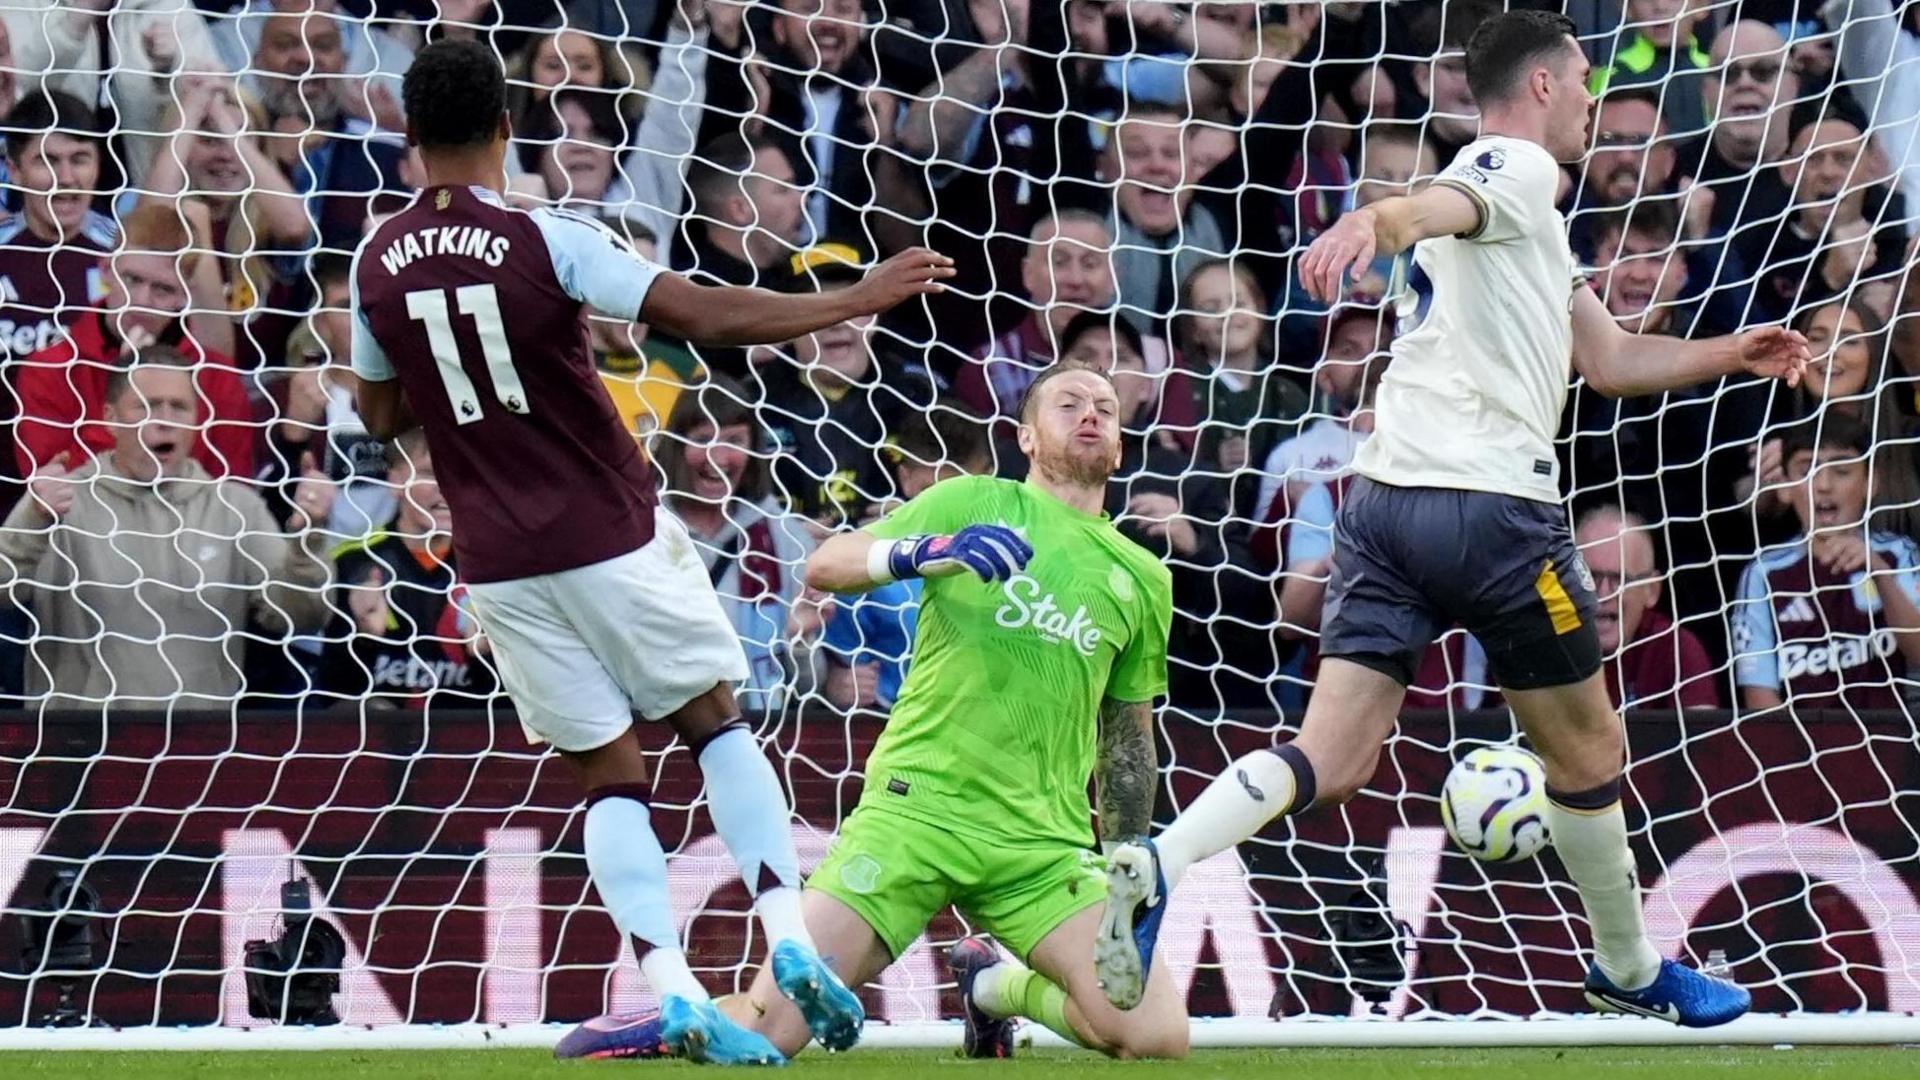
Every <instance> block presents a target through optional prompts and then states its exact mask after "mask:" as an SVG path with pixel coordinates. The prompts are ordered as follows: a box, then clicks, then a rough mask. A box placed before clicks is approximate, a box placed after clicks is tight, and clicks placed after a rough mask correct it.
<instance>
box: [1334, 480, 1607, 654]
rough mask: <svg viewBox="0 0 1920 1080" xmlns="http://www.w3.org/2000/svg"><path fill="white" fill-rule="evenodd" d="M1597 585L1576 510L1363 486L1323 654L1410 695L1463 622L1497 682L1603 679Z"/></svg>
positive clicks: (1339, 535)
mask: <svg viewBox="0 0 1920 1080" xmlns="http://www.w3.org/2000/svg"><path fill="white" fill-rule="evenodd" d="M1594 608H1595V599H1594V594H1593V576H1592V574H1591V573H1590V572H1588V570H1587V566H1586V563H1585V562H1583V561H1582V560H1581V558H1580V556H1579V553H1578V552H1577V551H1576V550H1575V549H1574V546H1573V534H1572V533H1571V532H1570V531H1569V530H1568V528H1567V516H1566V512H1565V511H1564V510H1562V509H1561V508H1560V507H1558V506H1555V505H1552V504H1549V503H1543V502H1537V501H1535V500H1533V499H1522V498H1517V497H1515V496H1512V495H1496V494H1492V493H1490V492H1482V491H1454V490H1450V489H1446V488H1402V487H1392V486H1389V485H1387V484H1379V483H1374V482H1373V481H1370V480H1367V479H1365V478H1360V479H1357V480H1355V481H1354V484H1353V488H1352V490H1351V491H1349V492H1348V494H1347V497H1346V499H1345V500H1344V501H1343V502H1342V504H1341V506H1340V514H1339V517H1338V519H1337V520H1336V521H1335V522H1334V530H1333V572H1332V577H1331V580H1330V581H1329V582H1328V584H1327V600H1326V607H1325V610H1324V612H1323V614H1322V618H1321V639H1320V654H1321V655H1322V656H1338V657H1341V658H1342V659H1345V660H1350V661H1353V662H1354V663H1358V664H1364V665H1365V666H1367V667H1370V668H1373V669H1374V670H1376V671H1379V672H1382V673H1384V674H1386V675H1390V676H1392V677H1393V678H1395V679H1397V680H1399V682H1400V684H1401V685H1403V686H1405V685H1407V684H1409V683H1411V682H1412V681H1413V677H1414V673H1415V672H1416V671H1418V670H1419V668H1420V659H1421V655H1422V654H1423V653H1424V652H1425V651H1426V649H1427V646H1428V645H1431V644H1432V643H1433V641H1434V639H1435V638H1437V637H1439V636H1440V635H1441V634H1442V633H1444V632H1445V631H1446V630H1448V629H1449V628H1451V627H1452V626H1453V625H1454V624H1456V623H1458V624H1460V625H1463V626H1465V627H1466V628H1467V632H1468V633H1471V634H1472V635H1473V636H1474V637H1475V638H1478V639H1479V641H1480V645H1481V647H1482V648H1484V649H1485V650H1486V653H1487V662H1488V665H1489V666H1490V667H1491V668H1492V670H1493V677H1494V680H1495V682H1497V683H1498V684H1499V686H1500V687H1501V688H1502V689H1507V690H1539V689H1544V688H1546V687H1552V686H1566V685H1569V684H1572V683H1577V682H1581V681H1584V680H1585V679H1587V678H1588V677H1589V676H1591V675H1592V674H1593V673H1594V672H1596V671H1599V670H1600V640H1599V638H1598V637H1597V636H1596V635H1595V634H1594V630H1593V615H1594Z"/></svg>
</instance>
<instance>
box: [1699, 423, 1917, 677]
mask: <svg viewBox="0 0 1920 1080" xmlns="http://www.w3.org/2000/svg"><path fill="white" fill-rule="evenodd" d="M1872 454H1873V442H1872V436H1871V434H1870V433H1869V432H1868V431H1867V429H1866V428H1865V426H1863V425H1862V424H1861V423H1860V422H1859V421H1858V420H1854V419H1852V418H1850V417H1847V416H1842V415H1840V414H1839V413H1837V412H1834V411H1833V410H1828V411H1827V412H1826V413H1825V414H1824V415H1823V416H1821V417H1820V418H1818V419H1815V420H1809V421H1807V422H1806V423H1804V424H1802V425H1800V426H1799V427H1797V428H1795V429H1793V430H1792V431H1791V432H1789V433H1788V436H1787V438H1786V440H1785V443H1784V446H1783V447H1782V457H1783V459H1784V460H1785V463H1786V472H1787V486H1786V487H1785V488H1784V489H1783V490H1781V492H1780V494H1781V496H1782V497H1783V498H1784V499H1785V500H1786V502H1787V504H1788V505H1789V506H1791V507H1792V508H1793V512H1794V514H1795V515H1797V516H1798V517H1799V518H1800V525H1801V530H1802V531H1801V535H1800V537H1799V538H1798V539H1796V540H1794V541H1793V542H1792V543H1789V544H1783V545H1781V546H1780V547H1776V548H1769V549H1767V550H1765V551H1762V552H1761V553H1760V555H1759V557H1758V558H1756V559H1754V560H1753V562H1752V563H1750V564H1749V565H1748V566H1747V569H1746V572H1745V573H1743V574H1742V575H1741V576H1740V596H1739V599H1738V600H1737V601H1736V603H1735V606H1734V609H1733V674H1734V682H1735V683H1736V684H1737V685H1738V686H1739V687H1740V700H1741V704H1743V705H1745V706H1746V707H1747V708H1749V709H1771V708H1774V707H1776V706H1778V705H1781V704H1783V703H1784V704H1790V705H1792V706H1794V707H1795V708H1801V709H1823V708H1824V709H1841V708H1845V709H1897V708H1899V707H1900V701H1901V697H1902V696H1903V695H1902V690H1903V686H1902V684H1903V683H1904V684H1905V687H1906V688H1910V687H1911V686H1912V683H1911V682H1908V681H1907V680H1908V679H1909V673H1911V672H1914V671H1920V544H1916V543H1914V541H1913V539H1912V538H1911V537H1906V536H1900V535H1898V534H1896V533H1888V532H1879V531H1876V530H1873V529H1871V528H1869V523H1868V517H1867V507H1868V506H1869V505H1870V504H1871V502H1872V498H1871V494H1872V484H1873V477H1872V476H1871V475H1870V474H1869V471H1868V463H1869V462H1870V461H1871V460H1872Z"/></svg>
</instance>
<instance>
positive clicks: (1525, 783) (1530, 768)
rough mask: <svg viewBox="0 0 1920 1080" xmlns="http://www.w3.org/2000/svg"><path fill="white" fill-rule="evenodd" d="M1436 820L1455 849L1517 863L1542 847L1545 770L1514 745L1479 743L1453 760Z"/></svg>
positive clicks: (1545, 792)
mask: <svg viewBox="0 0 1920 1080" xmlns="http://www.w3.org/2000/svg"><path fill="white" fill-rule="evenodd" d="M1440 820H1441V821H1442V822H1443V823H1445V825H1446V827H1447V835H1449V836H1451V837H1453V842H1454V843H1455V844H1458V845H1459V846H1460V850H1462V851H1464V852H1466V853H1467V854H1469V855H1471V856H1473V857H1474V858H1476V859H1480V860H1482V861H1484V862H1519V861H1520V860H1522V859H1529V858H1532V857H1533V856H1534V855H1536V854H1538V853H1539V851H1540V849H1541V848H1543V847H1545V846H1547V773H1546V770H1545V769H1544V768H1542V767H1541V765H1540V759H1539V758H1537V757H1535V756H1533V755H1532V754H1530V753H1528V752H1527V751H1525V750H1522V749H1520V748H1519V747H1515V746H1483V747H1481V748H1480V749H1478V750H1475V751H1473V752H1472V753H1470V754H1468V755H1467V756H1466V757H1463V758H1461V759H1460V761H1459V762H1458V763H1457V764H1455V765H1454V767H1453V771H1452V772H1450V773H1448V774H1447V782H1446V785H1445V786H1444V787H1443V788H1442V789H1441V792H1440Z"/></svg>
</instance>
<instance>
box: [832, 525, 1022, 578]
mask: <svg viewBox="0 0 1920 1080" xmlns="http://www.w3.org/2000/svg"><path fill="white" fill-rule="evenodd" d="M1032 558H1033V547H1032V545H1030V544H1028V543H1027V542H1026V540H1024V539H1022V538H1021V536H1020V534H1019V533H1017V532H1014V531H1013V530H1012V529H1010V528H1008V527H1006V526H1005V525H969V526H967V527H966V528H964V529H961V530H960V531H959V532H957V533H954V534H953V535H951V536H909V537H907V538H906V539H904V540H894V541H891V542H888V541H884V540H883V541H881V542H880V543H877V544H875V545H873V548H872V549H871V550H870V551H869V553H868V555H867V576H868V577H870V578H872V579H873V580H874V581H876V582H885V581H895V580H898V579H900V578H909V577H945V576H947V575H949V574H960V573H965V572H967V571H969V570H971V571H973V573H975V574H977V575H979V577H980V580H981V581H986V582H994V581H1005V580H1007V579H1008V578H1010V577H1012V576H1013V575H1015V574H1017V573H1019V572H1020V571H1021V570H1023V569H1025V568H1026V565H1027V561H1028V560H1029V559H1032Z"/></svg>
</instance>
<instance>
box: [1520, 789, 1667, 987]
mask: <svg viewBox="0 0 1920 1080" xmlns="http://www.w3.org/2000/svg"><path fill="white" fill-rule="evenodd" d="M1547 828H1548V830H1549V831H1550V832H1551V834H1552V836H1553V850H1554V851H1556V852H1558V853H1559V855H1560V862H1561V863H1562V864H1563V865H1565V866H1566V868H1567V876H1568V877H1570V878H1572V879H1573V883H1574V885H1576V886H1578V887H1579V889H1580V902H1581V903H1582V904H1583V905H1585V907H1586V909H1587V924H1588V925H1589V926H1590V927H1591V928H1592V929H1593V958H1594V962H1595V963H1597V964H1599V965H1600V970H1601V971H1602V972H1603V973H1605V975H1606V976H1607V978H1609V979H1612V980H1613V983H1614V985H1615V986H1618V987H1619V988H1620V989H1622V990H1638V989H1641V988H1642V987H1645V986H1647V985H1649V984H1651V983H1652V982H1653V980H1654V978H1655V977H1656V976H1657V975H1659V974H1660V954H1659V953H1658V952H1656V951H1655V950H1654V947H1653V943H1652V942H1650V941H1648V940H1647V930H1646V925H1645V924H1644V922H1643V921H1642V916H1641V908H1640V882H1639V880H1638V878H1636V877H1635V875H1634V868H1633V852H1632V850H1631V849H1629V848H1628V846H1627V815H1626V813H1625V811H1623V810H1621V809H1620V804H1619V803H1617V802H1616V803H1614V804H1613V805H1612V806H1609V807H1607V808H1606V809H1605V810H1600V811H1592V810H1575V809H1572V808H1570V807H1565V806H1562V805H1560V804H1559V803H1557V802H1554V801H1552V800H1549V801H1548V803H1547Z"/></svg>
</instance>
